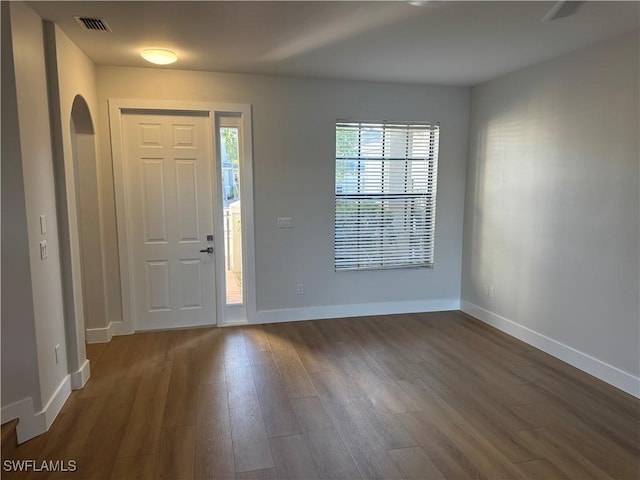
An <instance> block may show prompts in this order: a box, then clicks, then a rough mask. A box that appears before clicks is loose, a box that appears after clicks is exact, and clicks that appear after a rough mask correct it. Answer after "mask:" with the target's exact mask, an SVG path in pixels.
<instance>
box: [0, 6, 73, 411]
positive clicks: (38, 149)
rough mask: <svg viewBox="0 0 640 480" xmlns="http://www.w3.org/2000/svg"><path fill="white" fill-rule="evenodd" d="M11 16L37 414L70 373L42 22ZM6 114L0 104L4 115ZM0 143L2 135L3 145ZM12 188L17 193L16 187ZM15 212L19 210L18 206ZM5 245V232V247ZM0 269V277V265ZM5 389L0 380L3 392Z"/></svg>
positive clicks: (25, 12) (30, 15)
mask: <svg viewBox="0 0 640 480" xmlns="http://www.w3.org/2000/svg"><path fill="white" fill-rule="evenodd" d="M9 10H10V20H11V34H12V42H13V58H14V67H15V70H14V71H15V85H16V106H17V114H18V115H17V116H18V125H17V126H18V130H17V131H16V132H14V133H17V134H19V141H20V154H21V158H20V161H21V162H22V180H23V186H24V209H25V210H24V214H25V219H26V228H27V238H26V243H25V247H26V248H27V249H28V257H29V270H30V277H31V289H32V291H31V293H32V295H31V302H32V305H33V318H34V325H35V343H36V351H37V362H38V375H39V378H38V382H39V385H40V396H39V397H36V398H33V403H34V406H35V409H36V410H37V411H39V410H40V409H41V408H42V407H44V406H45V405H47V404H48V403H49V401H50V400H51V399H52V398H53V396H54V394H55V393H56V391H58V388H59V387H60V386H61V385H62V384H63V383H64V382H65V379H66V377H67V373H68V369H67V360H66V340H65V328H64V311H63V299H62V287H61V269H60V249H59V240H58V238H59V237H58V225H57V214H56V195H55V182H54V170H53V154H52V146H51V127H50V123H49V115H48V108H49V103H48V95H47V77H46V68H45V58H44V36H43V25H42V19H41V18H40V17H39V16H38V15H37V14H36V13H35V12H34V11H33V10H32V9H31V8H30V7H29V6H27V5H26V4H25V3H23V2H10V3H9ZM3 18H4V15H3ZM3 53H4V51H3ZM3 60H4V55H3ZM3 70H4V64H3ZM3 88H4V86H3ZM4 108H5V107H4V104H3V110H4ZM3 128H4V127H3ZM3 133H4V132H3ZM4 139H5V137H4V135H3V144H4ZM15 152H16V151H14V154H15ZM3 153H4V152H3ZM3 165H4V155H3ZM16 188H19V187H17V186H16ZM3 190H4V189H3ZM3 200H4V199H3ZM18 207H20V205H19V203H18ZM40 215H46V219H47V232H46V234H44V235H43V234H41V233H40V220H39V219H40ZM3 223H4V220H3ZM3 226H4V225H3ZM4 240H5V234H4V231H3V243H4ZM22 240H25V239H24V235H22ZM42 240H46V241H47V243H48V258H47V259H45V260H40V241H42ZM3 249H4V245H3ZM23 260H24V259H23ZM2 266H3V277H4V276H5V272H4V268H5V264H4V262H3V265H2ZM19 267H20V269H23V268H25V267H26V265H25V264H24V262H22V263H21V264H20V266H19ZM16 274H19V275H20V276H22V278H27V272H25V271H22V270H20V271H18V272H16ZM3 280H4V278H3ZM8 281H11V280H8ZM3 288H4V281H3ZM25 288H28V285H25ZM3 293H4V292H3ZM22 298H23V297H22ZM24 308H25V311H26V315H25V316H24V317H23V318H21V319H20V321H21V322H22V321H23V322H29V321H31V320H30V316H31V314H30V311H29V310H30V309H29V308H28V307H24ZM8 313H9V312H6V311H5V308H4V305H3V310H2V317H3V324H4V319H5V315H6V314H8ZM24 328H27V329H28V330H29V335H31V334H32V332H33V330H31V328H32V327H31V326H28V325H26V323H25V324H24ZM3 333H4V332H3ZM3 340H4V335H3ZM10 340H11V341H12V342H16V343H17V342H18V341H20V340H19V338H16V339H15V340H14V339H11V338H10ZM56 345H60V359H59V362H58V363H56V361H55V350H54V349H55V346H56ZM32 346H33V341H32V340H31V339H30V340H29V341H27V342H26V343H25V345H24V346H23V349H24V350H22V351H16V350H15V349H9V352H8V355H5V351H4V349H3V353H2V363H3V365H4V364H5V362H6V364H7V365H13V364H19V363H20V362H22V361H23V358H25V357H26V358H27V360H26V361H29V360H28V358H29V357H30V356H31V355H33V354H34V352H33V351H31V350H30V348H32ZM12 354H15V356H12ZM4 386H5V380H4V377H3V390H4ZM29 396H30V395H29ZM4 401H5V397H4V394H3V407H4V406H5V405H4Z"/></svg>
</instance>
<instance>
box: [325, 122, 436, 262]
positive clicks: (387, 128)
mask: <svg viewBox="0 0 640 480" xmlns="http://www.w3.org/2000/svg"><path fill="white" fill-rule="evenodd" d="M341 131H355V132H356V133H357V135H358V137H357V141H355V144H354V146H355V149H348V150H350V151H352V152H357V153H351V154H350V155H349V154H346V153H344V152H345V150H344V145H341V144H339V142H340V141H344V139H341V138H340V136H341V135H340V132H341ZM367 132H372V133H377V134H379V135H380V137H379V140H378V143H380V144H381V147H377V148H378V149H380V151H379V155H376V154H375V153H374V154H373V155H372V154H371V151H374V152H377V150H376V147H375V146H374V148H373V149H370V151H369V152H368V153H367V152H365V153H363V149H364V148H365V146H366V142H367V141H365V140H364V139H363V137H364V135H365V134H366V133H367ZM416 134H426V136H425V138H428V140H426V142H425V140H424V138H423V139H422V140H420V139H419V137H417V136H416ZM388 135H389V144H388V148H389V151H385V141H387V140H386V139H387V137H388ZM394 135H395V137H394ZM398 135H399V136H398ZM439 139H440V123H439V122H425V121H386V120H383V121H363V120H342V119H338V120H336V122H335V141H336V143H335V151H334V153H335V155H334V159H335V164H334V182H335V183H334V206H335V209H334V236H333V238H334V270H335V271H336V272H343V271H366V270H387V269H398V268H433V265H434V257H435V220H436V203H437V202H436V197H437V171H438V153H439V143H440V141H439ZM392 140H393V141H395V142H396V143H395V145H396V146H395V152H394V155H391V154H390V152H391V151H393V150H394V147H393V143H392ZM398 141H400V142H405V145H406V146H405V149H404V154H400V155H398V145H399V144H398ZM369 143H371V141H369ZM409 145H410V146H411V148H409ZM416 145H418V147H420V148H418V147H416ZM414 147H416V148H415V150H419V152H418V154H417V155H416V154H415V151H414ZM340 153H342V154H341V155H340V156H339V154H340ZM353 161H356V162H358V163H357V168H356V169H353V168H352V167H351V166H350V165H349V163H350V162H353ZM376 162H377V164H376ZM385 162H386V166H385ZM394 162H395V165H394ZM400 162H403V163H404V181H402V180H400V181H399V180H398V168H397V167H398V165H400V168H401V169H402V164H401V163H400ZM367 167H369V168H368V169H369V170H370V172H367ZM414 168H416V170H415V171H414ZM350 169H351V170H353V172H351V176H353V174H354V173H356V172H357V177H356V178H352V179H351V180H350V181H349V180H347V179H346V177H347V176H348V175H349V170H350ZM420 169H422V170H420ZM394 170H395V171H396V173H395V181H394V177H393V176H392V175H393V171H394ZM387 171H389V172H390V173H389V177H388V179H387V178H385V176H386V175H387ZM372 172H373V173H372ZM339 175H342V176H343V177H342V178H341V179H339V178H338V177H339ZM400 176H402V173H401V175H400ZM415 185H418V187H415ZM345 189H346V190H347V191H345ZM350 189H351V191H349V190H350ZM354 189H355V191H353V190H354ZM398 189H400V191H397V190H398ZM377 190H379V191H377ZM363 202H367V203H366V205H368V206H367V207H365V209H364V210H363V209H362V206H363ZM350 207H353V208H354V209H356V213H355V214H354V216H353V217H349V216H347V215H348V214H344V213H343V214H340V211H342V212H344V211H345V208H350ZM367 209H369V210H370V211H369V212H367ZM376 211H377V212H378V213H376ZM399 218H403V219H404V220H403V221H400V222H399V221H398V219H399ZM353 222H355V224H357V226H358V227H357V233H355V234H354V233H349V230H350V229H352V228H353V227H352V226H350V225H353V224H354V223H353ZM398 223H400V224H403V227H401V228H397V224H398ZM385 224H386V225H385ZM392 224H393V225H392ZM361 227H362V228H364V229H365V232H364V233H362V231H361ZM380 234H381V236H380ZM376 235H378V237H376ZM345 237H349V238H348V239H347V241H345ZM349 241H355V243H353V244H352V243H349ZM376 245H377V247H376Z"/></svg>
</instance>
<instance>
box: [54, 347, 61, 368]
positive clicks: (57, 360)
mask: <svg viewBox="0 0 640 480" xmlns="http://www.w3.org/2000/svg"><path fill="white" fill-rule="evenodd" d="M55 352H56V365H57V364H58V363H60V344H58V345H56V348H55Z"/></svg>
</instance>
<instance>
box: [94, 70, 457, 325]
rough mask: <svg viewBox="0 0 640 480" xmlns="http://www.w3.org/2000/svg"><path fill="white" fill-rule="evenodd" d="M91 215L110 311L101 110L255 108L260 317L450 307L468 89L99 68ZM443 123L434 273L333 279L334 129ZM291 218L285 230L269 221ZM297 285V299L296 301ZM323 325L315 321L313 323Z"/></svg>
mask: <svg viewBox="0 0 640 480" xmlns="http://www.w3.org/2000/svg"><path fill="white" fill-rule="evenodd" d="M97 80H98V97H99V106H100V111H99V120H98V124H99V128H100V131H99V137H100V139H101V150H100V158H101V160H102V164H101V168H100V171H99V175H98V177H99V178H100V180H101V184H100V189H101V201H100V204H101V207H102V213H103V218H104V239H103V245H104V247H105V251H106V258H107V260H106V262H105V267H106V274H107V292H108V295H109V298H108V311H109V312H110V317H111V320H116V318H114V317H115V316H116V315H117V314H119V312H120V308H121V306H120V297H119V294H118V292H119V288H120V287H119V280H118V270H117V268H118V261H117V239H116V230H115V209H114V201H113V177H112V173H111V172H112V165H111V154H110V144H109V133H108V130H107V125H108V121H107V120H108V117H107V99H108V98H129V99H165V100H184V101H209V102H227V103H228V102H232V103H248V104H251V105H252V107H253V149H254V199H255V227H256V229H255V230H256V277H257V306H258V310H259V311H260V310H278V309H287V308H303V307H315V306H328V305H348V304H367V303H376V302H421V303H420V305H421V306H422V308H426V307H425V306H426V305H428V302H430V301H432V302H434V303H433V305H434V306H436V308H437V306H439V305H447V306H448V308H457V307H458V304H459V298H460V297H459V296H460V271H461V249H462V219H463V207H464V182H465V166H466V145H467V120H468V105H469V90H468V89H466V88H458V87H429V86H406V85H395V84H379V83H366V82H346V81H327V80H314V79H301V78H283V77H269V76H253V75H230V74H216V73H205V72H186V71H176V70H165V69H151V68H150V69H141V68H123V67H103V66H99V67H97ZM339 118H340V119H342V118H351V119H365V120H382V119H387V120H430V121H440V122H441V137H440V138H441V145H440V163H439V178H438V182H439V183H438V207H437V208H438V211H437V220H436V250H435V267H434V268H433V269H432V270H427V269H413V270H395V271H374V272H364V273H363V272H358V273H353V272H347V273H340V274H336V273H334V271H333V210H334V197H333V191H334V163H335V161H334V153H335V145H334V142H335V121H336V119H339ZM279 216H291V217H292V218H293V225H294V227H293V229H291V230H278V229H277V228H276V219H277V217H279ZM298 283H304V285H305V289H304V290H305V293H304V295H302V296H298V295H297V294H296V285H297V284H298ZM320 315H321V314H320Z"/></svg>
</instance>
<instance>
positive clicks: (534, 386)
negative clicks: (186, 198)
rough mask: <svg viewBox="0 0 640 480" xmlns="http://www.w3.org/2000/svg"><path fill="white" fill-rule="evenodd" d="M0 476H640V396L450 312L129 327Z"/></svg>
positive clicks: (94, 358) (101, 351)
mask: <svg viewBox="0 0 640 480" xmlns="http://www.w3.org/2000/svg"><path fill="white" fill-rule="evenodd" d="M88 355H89V358H90V360H91V370H92V377H91V379H90V380H89V383H88V384H87V385H86V386H85V388H84V389H83V390H79V391H75V392H73V393H72V395H71V397H70V398H69V400H68V401H67V403H66V404H65V406H64V408H63V410H62V412H61V413H60V415H59V417H58V418H57V419H56V421H55V422H54V424H53V426H52V428H51V429H50V431H49V432H47V433H46V434H44V435H41V436H40V437H37V438H35V439H33V440H31V441H29V442H27V443H25V444H23V445H20V446H19V447H18V448H17V450H16V451H15V453H14V456H15V458H16V459H36V460H37V461H42V460H45V459H48V460H70V459H73V460H76V461H77V464H78V471H77V472H76V473H74V474H69V473H66V474H64V473H63V474H61V473H47V472H40V473H33V472H31V473H29V474H24V473H23V474H17V473H6V472H4V473H3V478H29V479H44V478H78V479H79V478H87V479H88V478H96V479H134V478H148V479H162V478H167V479H214V478H215V479H238V480H240V479H282V480H284V479H301V480H305V479H359V478H367V479H368V478H372V479H398V478H406V479H443V478H451V479H465V478H473V479H517V478H532V479H564V478H567V479H587V478H593V479H608V478H614V479H634V480H636V479H638V478H640V401H639V400H638V399H635V398H633V397H632V396H630V395H627V394H625V393H623V392H621V391H619V390H616V389H615V388H613V387H611V386H609V385H607V384H605V383H603V382H600V381H598V380H596V379H594V378H593V377H590V376H588V375H586V374H584V373H582V372H580V371H578V370H576V369H574V368H572V367H570V366H568V365H566V364H564V363H562V362H560V361H558V360H556V359H554V358H552V357H550V356H548V355H546V354H544V353H542V352H540V351H538V350H536V349H534V348H532V347H530V346H528V345H526V344H524V343H522V342H519V341H517V340H515V339H513V338H511V337H509V336H507V335H505V334H503V333H501V332H498V331H496V330H494V329H492V328H490V327H488V326H486V325H485V324H483V323H481V322H479V321H477V320H475V319H472V318H471V317H468V316H467V315H465V314H463V313H460V312H441V313H430V314H411V315H391V316H380V317H366V318H358V319H334V320H320V321H315V322H296V323H282V324H275V325H265V326H250V327H241V328H219V329H218V328H205V329H194V330H183V331H172V332H153V333H140V334H135V335H131V336H124V337H116V338H114V339H113V340H112V342H111V343H109V344H101V345H89V346H88Z"/></svg>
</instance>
